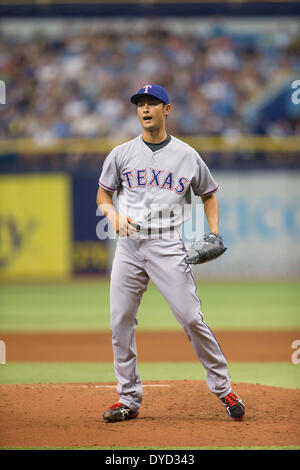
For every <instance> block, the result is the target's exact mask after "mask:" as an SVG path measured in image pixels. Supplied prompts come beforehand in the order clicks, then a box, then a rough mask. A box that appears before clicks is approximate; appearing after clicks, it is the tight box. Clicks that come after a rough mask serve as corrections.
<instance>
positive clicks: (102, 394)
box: [0, 381, 300, 449]
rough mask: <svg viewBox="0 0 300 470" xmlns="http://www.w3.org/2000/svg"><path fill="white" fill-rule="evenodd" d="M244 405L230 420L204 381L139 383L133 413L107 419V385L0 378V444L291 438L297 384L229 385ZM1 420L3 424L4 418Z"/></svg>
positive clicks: (249, 442) (298, 410) (233, 442)
mask: <svg viewBox="0 0 300 470" xmlns="http://www.w3.org/2000/svg"><path fill="white" fill-rule="evenodd" d="M234 387H235V389H236V390H237V391H238V393H239V394H240V395H241V396H242V397H243V399H244V401H245V403H246V406H247V416H246V418H245V419H244V420H243V421H241V422H235V421H233V420H232V419H231V418H229V417H228V416H227V414H226V411H225V409H224V406H223V405H222V403H221V401H220V400H218V399H217V398H216V397H214V396H213V395H212V394H211V393H210V392H209V391H208V389H207V387H206V384H205V383H204V382H198V381H176V382H169V381H166V382H163V383H162V382H151V383H149V382H148V383H147V382H146V383H145V384H144V401H143V406H142V409H141V413H140V416H139V417H138V419H136V420H132V421H126V422H123V423H113V424H108V423H105V422H104V421H103V420H102V412H103V410H104V409H105V408H106V407H107V406H108V405H110V404H111V403H112V401H114V400H115V401H116V400H117V394H116V388H115V384H111V385H109V384H95V383H93V384H51V385H46V384H35V385H1V386H0V394H1V402H0V416H1V420H2V425H1V435H0V446H1V447H13V448H15V447H20V446H21V447H33V448H39V447H64V446H71V447H78V446H103V447H106V446H107V447H117V446H126V447H145V446H153V447H154V448H155V447H171V446H178V447H180V448H182V449H184V448H185V447H188V446H197V447H203V446H230V447H233V446H284V445H299V444H300V436H299V426H298V424H299V419H300V407H299V399H300V391H299V390H291V389H281V388H276V387H275V388H274V387H268V386H262V385H253V384H242V383H241V384H234ZM4 423H5V425H4Z"/></svg>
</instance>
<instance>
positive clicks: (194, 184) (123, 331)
mask: <svg viewBox="0 0 300 470" xmlns="http://www.w3.org/2000/svg"><path fill="white" fill-rule="evenodd" d="M99 185H100V186H101V187H103V188H104V189H107V190H109V191H116V196H117V198H116V199H117V205H118V207H117V210H118V212H119V213H120V214H122V215H125V216H126V215H127V216H129V217H131V218H132V219H133V220H134V221H135V222H138V223H139V224H140V225H141V227H142V230H141V232H140V233H138V234H136V233H135V232H134V234H132V235H131V236H129V237H124V238H119V239H118V243H117V247H116V251H115V256H114V260H113V264H112V271H111V283H110V310H111V330H112V345H113V352H114V369H115V375H116V378H117V381H118V389H117V390H118V393H119V395H120V402H121V403H123V404H125V405H127V406H129V407H130V408H131V409H132V410H139V408H140V406H141V403H142V381H141V378H140V375H139V373H138V369H137V352H136V342H135V328H136V325H137V320H136V316H137V311H138V307H139V304H140V301H141V298H142V295H143V293H144V292H145V290H146V289H147V285H148V281H149V279H151V280H152V281H153V283H154V284H155V285H156V287H157V288H158V289H159V291H160V292H161V294H162V295H163V296H164V297H165V299H166V300H167V301H168V303H169V305H170V308H171V309H172V312H173V314H174V316H175V318H176V319H177V320H178V322H179V323H180V324H181V325H182V327H183V329H184V331H185V333H186V335H187V336H188V338H189V340H190V342H191V345H192V347H193V349H194V351H195V353H196V355H197V357H198V359H199V360H200V361H201V363H202V364H203V366H204V367H205V369H206V371H207V385H208V388H209V389H210V390H211V392H213V393H214V394H215V395H217V396H218V397H219V398H222V397H224V396H225V395H227V394H228V393H229V392H230V391H231V384H230V377H229V375H228V371H227V362H226V359H225V357H224V354H223V352H222V350H221V348H220V346H219V344H218V342H217V340H216V338H215V336H214V335H213V333H212V332H211V330H210V329H209V327H208V326H207V324H206V323H205V322H204V319H203V315H202V312H201V301H200V299H199V297H198V295H197V288H196V284H195V281H194V278H193V273H192V270H191V267H190V265H188V264H187V263H186V262H185V259H186V251H185V246H184V243H183V241H182V238H181V234H180V231H179V230H178V228H180V226H181V224H182V223H183V222H184V221H185V220H186V218H187V217H188V216H189V213H187V212H186V211H184V210H183V209H184V207H185V206H186V205H189V206H190V202H191V190H192V191H194V193H195V194H196V195H199V196H203V195H207V194H210V193H213V192H215V191H217V190H218V188H219V185H218V184H217V183H216V182H215V180H214V178H213V177H212V175H211V173H210V171H209V169H208V168H207V166H206V165H205V163H204V162H203V160H202V159H201V158H200V156H199V155H198V153H197V152H196V151H195V150H194V149H193V148H192V147H190V146H189V145H187V144H186V143H184V142H182V141H180V140H179V139H177V138H175V137H171V140H170V141H169V143H168V144H167V145H165V146H164V147H162V148H160V149H159V150H157V151H154V152H153V151H152V150H151V149H150V148H149V147H148V146H147V145H146V144H145V143H144V141H143V139H142V137H141V136H139V137H137V138H136V139H133V140H131V141H130V142H127V143H125V144H122V145H119V146H118V147H116V148H115V149H114V150H112V152H111V153H110V154H109V155H108V156H107V158H106V160H105V162H104V165H103V170H102V173H101V177H100V179H99ZM164 228H166V229H167V230H170V228H172V229H173V231H172V233H173V235H174V236H173V237H172V238H171V237H163V236H162V237H157V236H153V231H152V229H154V231H155V230H157V229H158V231H159V230H160V229H164ZM149 229H151V236H148V237H147V236H144V237H143V232H144V233H145V235H146V234H147V233H148V235H149ZM147 231H148V232H147ZM157 233H159V232H157ZM166 347H167V345H166Z"/></svg>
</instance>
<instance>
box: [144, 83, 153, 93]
mask: <svg viewBox="0 0 300 470" xmlns="http://www.w3.org/2000/svg"><path fill="white" fill-rule="evenodd" d="M143 88H145V93H149V92H148V90H149V88H152V85H144V86H143Z"/></svg>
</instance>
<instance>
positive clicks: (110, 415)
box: [103, 403, 139, 423]
mask: <svg viewBox="0 0 300 470" xmlns="http://www.w3.org/2000/svg"><path fill="white" fill-rule="evenodd" d="M138 414H139V412H138V411H132V410H131V409H130V408H128V406H126V405H123V403H115V404H114V405H112V406H110V407H109V408H108V410H106V411H104V413H103V419H104V421H106V422H107V423H115V422H117V421H124V420H125V419H134V418H137V416H138Z"/></svg>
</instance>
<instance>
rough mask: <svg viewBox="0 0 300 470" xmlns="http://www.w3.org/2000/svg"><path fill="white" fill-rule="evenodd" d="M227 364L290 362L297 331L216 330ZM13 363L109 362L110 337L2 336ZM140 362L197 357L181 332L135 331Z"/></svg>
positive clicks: (192, 359)
mask: <svg viewBox="0 0 300 470" xmlns="http://www.w3.org/2000/svg"><path fill="white" fill-rule="evenodd" d="M214 333H215V335H216V337H217V339H218V341H219V343H220V345H221V348H222V350H223V352H224V354H225V356H226V358H227V360H228V361H232V362H246V361H248V362H269V361H273V362H280V361H290V356H291V344H292V342H293V341H294V340H295V339H299V338H300V331H297V330H293V331H216V332H214ZM0 338H1V339H2V340H4V341H5V343H6V349H7V352H6V354H7V362H12V361H55V362H62V361H89V362H111V361H112V360H113V357H112V348H111V334H110V333H107V332H103V333H101V332H95V333H19V334H17V333H10V334H1V335H0ZM136 338H137V347H138V355H139V361H144V362H164V361H165V362H166V361H174V362H188V361H197V357H196V355H195V353H194V351H193V349H192V347H191V345H190V343H189V341H188V339H187V337H186V335H185V334H184V332H183V331H172V332H170V331H166V332H164V331H155V332H154V331H152V332H146V331H142V332H137V334H136Z"/></svg>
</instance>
